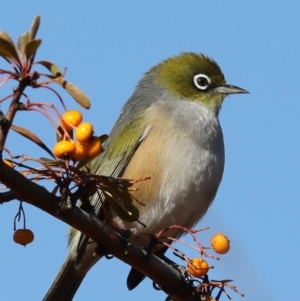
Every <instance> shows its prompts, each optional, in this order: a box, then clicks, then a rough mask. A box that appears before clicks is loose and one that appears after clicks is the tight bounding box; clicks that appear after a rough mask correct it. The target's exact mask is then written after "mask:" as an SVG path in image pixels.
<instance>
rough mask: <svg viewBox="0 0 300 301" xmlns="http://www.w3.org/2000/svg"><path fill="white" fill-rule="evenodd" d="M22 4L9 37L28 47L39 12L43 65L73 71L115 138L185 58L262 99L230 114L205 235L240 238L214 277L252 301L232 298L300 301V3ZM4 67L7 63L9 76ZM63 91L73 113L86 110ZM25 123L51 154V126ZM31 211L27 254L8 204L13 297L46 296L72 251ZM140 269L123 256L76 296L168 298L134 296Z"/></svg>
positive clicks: (14, 11)
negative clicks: (162, 73)
mask: <svg viewBox="0 0 300 301" xmlns="http://www.w3.org/2000/svg"><path fill="white" fill-rule="evenodd" d="M20 3H21V2H20V1H15V0H11V1H6V3H5V5H3V6H2V8H1V18H0V29H2V30H5V31H7V32H8V33H9V34H10V35H11V36H12V37H13V38H14V39H17V37H18V35H19V34H20V33H22V32H24V31H26V30H27V28H28V27H29V25H30V24H31V21H32V19H33V17H34V16H35V15H40V16H41V18H42V23H41V28H40V31H39V34H38V37H41V38H42V39H43V44H42V46H41V48H40V51H39V54H38V57H37V58H38V59H48V60H52V61H53V62H55V63H56V64H57V65H59V66H60V67H61V68H64V67H68V73H67V76H66V78H67V79H69V80H70V81H72V82H74V83H76V84H77V85H78V86H80V87H81V88H82V89H83V90H84V91H85V92H86V93H87V94H88V95H89V97H90V98H91V100H92V108H91V110H89V111H86V112H84V116H85V119H86V120H89V121H91V122H93V124H94V127H95V131H96V132H97V133H99V134H101V133H109V131H110V128H111V127H112V125H113V123H114V120H115V119H116V117H117V116H118V114H119V111H120V109H121V106H122V104H123V103H124V102H125V101H126V100H127V99H128V97H129V96H130V95H131V93H132V91H133V89H134V87H135V85H136V83H137V81H138V80H139V79H140V77H141V76H142V74H143V73H144V72H146V71H147V70H148V69H149V68H150V67H151V66H153V65H154V64H156V63H158V62H160V61H161V60H163V59H165V58H167V57H169V56H172V55H176V54H178V53H180V52H182V51H197V52H203V53H205V54H207V55H209V56H211V57H213V58H214V59H215V60H216V61H217V62H218V63H219V65H220V66H221V68H222V70H223V72H224V74H225V77H226V79H227V81H228V82H229V83H231V84H234V85H237V86H240V87H242V88H245V89H247V90H248V91H250V94H249V95H237V96H231V97H229V98H227V99H226V101H225V103H224V105H223V108H222V110H221V114H220V120H221V124H222V128H223V132H224V137H225V147H226V166H225V173H224V177H223V181H222V184H221V186H220V189H219V192H218V194H217V197H216V199H215V202H214V203H213V205H212V207H211V208H210V210H209V212H208V214H207V215H206V216H205V218H204V219H203V220H202V221H201V223H200V224H199V225H198V227H206V226H209V227H210V228H211V230H210V231H209V233H206V234H203V235H201V236H200V239H202V237H203V241H204V243H205V242H208V241H209V237H210V236H211V235H212V234H213V233H215V232H219V231H220V232H223V233H225V234H226V235H227V236H228V237H229V238H230V240H231V251H230V252H229V254H228V255H226V256H223V257H222V260H221V261H220V262H212V264H213V265H214V266H215V269H214V270H213V271H212V273H211V274H212V278H214V279H226V278H231V279H234V280H235V284H236V285H237V286H238V289H239V290H241V291H242V292H243V293H245V297H244V298H243V299H242V298H240V297H239V296H237V295H235V293H233V292H230V295H231V297H232V298H233V299H234V300H245V301H248V300H249V301H250V300H284V299H292V298H297V296H298V295H299V291H298V285H297V283H298V282H299V278H300V272H299V263H300V262H299V254H298V252H299V249H300V243H299V237H300V222H299V213H300V207H299V198H300V192H299V176H298V174H299V168H300V160H299V153H300V143H299V127H300V119H299V88H298V87H299V68H300V55H299V54H300V34H299V28H300V19H299V11H300V3H299V1H296V0H294V1H293V0H290V1H289V3H288V4H287V3H286V2H284V1H274V2H272V4H270V2H268V1H265V2H263V1H258V0H253V1H239V0H235V1H130V2H129V1H128V2H126V3H125V2H124V1H89V2H87V1H85V2H84V1H76V2H75V1H74V2H72V4H70V3H67V1H65V2H63V1H57V0H52V1H43V2H41V1H37V0H35V1H30V2H26V4H20ZM4 66H6V65H5V63H4V62H3V61H1V62H0V68H2V67H4ZM27 92H28V94H29V95H30V96H31V98H32V99H34V100H37V101H38V100H41V101H42V100H43V101H45V100H47V101H52V102H55V103H57V100H56V99H55V98H54V97H53V95H51V94H49V93H41V92H40V91H36V90H28V91H27ZM5 93H8V88H6V89H3V90H1V97H3V96H4V95H6V94H5ZM62 95H63V97H65V100H66V102H67V105H68V107H69V108H70V109H73V108H74V109H76V108H78V106H77V105H76V104H75V103H74V102H73V101H72V100H71V99H70V98H69V97H68V95H67V94H66V93H64V92H62ZM1 109H2V110H5V105H2V107H1ZM29 114H30V115H29ZM16 124H18V125H23V126H26V127H27V128H28V129H31V130H33V131H34V132H35V133H36V134H38V135H39V136H41V137H43V139H44V141H45V142H46V143H47V144H48V145H49V146H50V147H51V146H52V145H53V144H54V143H55V136H54V133H53V131H52V129H51V127H50V125H49V124H48V123H47V121H46V120H44V119H42V118H41V117H40V116H38V115H37V114H36V113H27V112H25V113H23V112H22V114H21V116H18V118H17V120H16ZM7 146H8V147H9V149H10V150H11V151H12V152H13V153H14V154H23V153H25V154H30V155H35V156H37V157H38V156H40V155H44V153H43V152H41V151H40V150H39V149H37V147H35V146H32V145H31V144H29V143H27V142H26V141H25V139H22V138H19V137H16V136H13V135H12V136H11V137H10V139H9V140H8V145H7ZM24 208H25V211H26V217H27V225H28V227H29V228H31V229H32V230H33V231H34V233H35V241H34V243H32V244H31V245H28V246H27V247H26V248H23V247H21V246H19V245H16V244H14V242H13V241H12V235H13V218H14V216H15V214H16V212H17V209H18V203H17V202H11V203H9V204H5V205H3V206H1V208H0V209H1V210H0V225H1V235H0V237H1V240H0V241H1V242H0V246H1V255H2V256H1V258H0V266H1V271H0V283H1V284H2V285H1V290H0V298H1V300H20V299H22V300H23V299H24V300H33V301H34V300H37V301H38V300H41V299H42V297H43V295H44V294H45V293H46V291H47V289H48V288H49V286H50V284H51V283H52V280H53V279H54V278H55V276H56V273H57V272H58V270H59V268H60V266H61V264H62V263H63V261H64V259H65V257H66V255H67V249H66V233H67V229H68V226H67V225H65V224H63V223H62V222H60V221H58V220H55V219H54V218H52V217H51V216H49V215H47V214H46V213H44V212H41V211H40V210H38V209H36V208H34V207H32V206H30V205H27V204H25V205H24ZM186 252H187V254H188V255H190V256H191V257H192V256H193V254H194V253H192V252H191V251H188V250H187V251H186ZM188 252H191V253H188ZM194 255H195V254H194ZM128 270H129V267H128V266H126V265H125V264H123V263H122V262H119V261H117V260H116V259H113V260H111V261H108V260H102V261H101V262H99V263H98V264H97V266H95V267H94V268H93V269H92V270H91V272H90V273H89V274H88V276H87V277H86V278H85V280H84V282H83V284H82V285H81V287H80V289H79V291H78V293H77V295H76V297H75V298H74V300H75V301H82V300H98V299H100V298H101V299H103V298H105V299H106V300H120V298H122V299H125V300H126V299H129V298H131V300H141V299H143V300H145V301H147V300H153V299H155V300H164V298H165V297H164V294H163V293H162V292H157V291H154V290H153V288H152V286H151V282H150V281H144V283H143V284H142V285H140V286H139V287H138V288H137V289H136V290H134V291H132V292H129V291H127V289H126V276H127V272H128ZM222 300H226V298H225V297H223V299H222Z"/></svg>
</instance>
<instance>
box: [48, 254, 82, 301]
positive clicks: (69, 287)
mask: <svg viewBox="0 0 300 301" xmlns="http://www.w3.org/2000/svg"><path fill="white" fill-rule="evenodd" d="M84 277H85V274H83V275H78V272H77V270H76V260H75V258H72V257H71V256H70V255H69V256H68V258H67V259H66V261H65V263H64V264H63V266H62V268H61V269H60V271H59V273H58V275H57V276H56V278H55V280H54V282H53V284H52V285H51V287H50V289H49V290H48V292H47V294H46V295H45V297H44V299H43V301H58V300H59V301H71V300H72V299H73V297H74V295H75V294H76V291H77V289H78V287H79V286H80V284H81V282H82V280H83V278H84Z"/></svg>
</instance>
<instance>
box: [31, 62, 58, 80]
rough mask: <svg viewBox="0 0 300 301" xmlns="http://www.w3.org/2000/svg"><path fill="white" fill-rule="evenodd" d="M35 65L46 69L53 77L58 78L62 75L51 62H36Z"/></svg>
mask: <svg viewBox="0 0 300 301" xmlns="http://www.w3.org/2000/svg"><path fill="white" fill-rule="evenodd" d="M36 64H40V65H42V66H44V67H45V68H47V69H48V70H49V71H50V72H51V73H52V74H53V75H54V76H55V77H60V76H61V74H62V73H61V71H60V70H59V68H58V67H57V66H56V65H55V64H53V63H52V62H49V61H39V62H36Z"/></svg>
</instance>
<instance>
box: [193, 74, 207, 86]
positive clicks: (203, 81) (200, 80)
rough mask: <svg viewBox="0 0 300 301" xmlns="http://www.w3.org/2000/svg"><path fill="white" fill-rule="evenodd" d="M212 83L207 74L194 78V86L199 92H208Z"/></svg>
mask: <svg viewBox="0 0 300 301" xmlns="http://www.w3.org/2000/svg"><path fill="white" fill-rule="evenodd" d="M210 82H211V80H210V78H209V77H208V76H207V75H205V74H197V75H195V76H194V84H195V86H196V87H197V88H198V89H199V90H206V89H207V88H208V86H209V84H210Z"/></svg>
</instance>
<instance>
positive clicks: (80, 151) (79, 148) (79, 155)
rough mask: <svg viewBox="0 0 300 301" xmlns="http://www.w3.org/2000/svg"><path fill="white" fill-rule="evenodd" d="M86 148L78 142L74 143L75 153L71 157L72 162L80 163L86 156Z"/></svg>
mask: <svg viewBox="0 0 300 301" xmlns="http://www.w3.org/2000/svg"><path fill="white" fill-rule="evenodd" d="M86 151H87V147H86V145H85V144H82V143H80V142H78V141H76V142H75V153H74V154H73V155H72V159H73V160H74V161H81V160H82V159H83V158H84V157H85V156H86Z"/></svg>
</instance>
